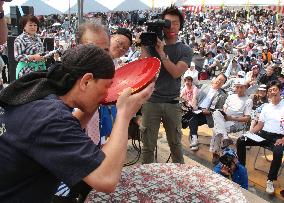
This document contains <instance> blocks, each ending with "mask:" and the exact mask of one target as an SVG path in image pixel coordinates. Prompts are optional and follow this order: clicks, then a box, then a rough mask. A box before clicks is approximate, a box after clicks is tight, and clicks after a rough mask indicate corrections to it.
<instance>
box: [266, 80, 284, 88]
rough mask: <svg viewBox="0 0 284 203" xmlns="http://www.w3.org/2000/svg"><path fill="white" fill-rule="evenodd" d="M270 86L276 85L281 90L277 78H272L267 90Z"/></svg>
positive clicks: (280, 84)
mask: <svg viewBox="0 0 284 203" xmlns="http://www.w3.org/2000/svg"><path fill="white" fill-rule="evenodd" d="M272 86H276V87H277V88H278V89H279V90H282V83H281V82H280V81H279V80H272V81H270V82H269V83H268V85H267V90H268V89H269V88H271V87H272Z"/></svg>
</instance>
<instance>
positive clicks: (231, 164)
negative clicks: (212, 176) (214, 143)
mask: <svg viewBox="0 0 284 203" xmlns="http://www.w3.org/2000/svg"><path fill="white" fill-rule="evenodd" d="M219 160H220V162H219V163H218V164H217V165H216V166H215V168H214V171H215V172H216V173H218V174H220V175H222V176H225V177H227V178H230V179H231V180H232V181H233V182H235V183H237V184H239V185H240V186H241V187H242V188H244V189H248V173H247V169H246V167H244V166H243V165H241V164H240V163H239V161H238V156H237V154H236V152H235V150H233V149H232V148H226V149H224V151H223V155H222V156H221V157H220V159H219Z"/></svg>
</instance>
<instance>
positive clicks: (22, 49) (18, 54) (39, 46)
mask: <svg viewBox="0 0 284 203" xmlns="http://www.w3.org/2000/svg"><path fill="white" fill-rule="evenodd" d="M43 51H44V47H43V43H42V41H41V40H40V38H39V36H38V35H37V34H36V35H35V37H34V38H32V37H31V36H29V35H28V33H26V32H25V31H24V32H23V33H22V34H21V35H19V36H18V37H17V38H16V39H15V42H14V56H15V60H16V61H18V62H19V61H24V62H28V61H29V58H28V56H29V55H34V54H40V53H43Z"/></svg>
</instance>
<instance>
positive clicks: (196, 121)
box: [189, 113, 207, 137]
mask: <svg viewBox="0 0 284 203" xmlns="http://www.w3.org/2000/svg"><path fill="white" fill-rule="evenodd" d="M204 124H207V120H206V116H205V115H204V114H203V113H200V114H194V115H193V116H192V118H191V120H190V122H189V129H190V136H191V137H192V135H197V130H198V126H200V125H204Z"/></svg>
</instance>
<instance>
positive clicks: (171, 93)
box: [141, 5, 193, 164]
mask: <svg viewBox="0 0 284 203" xmlns="http://www.w3.org/2000/svg"><path fill="white" fill-rule="evenodd" d="M161 16H162V19H164V20H169V21H170V22H171V27H170V28H163V32H164V35H165V41H161V40H160V39H157V44H156V45H155V47H154V48H155V51H156V52H157V55H158V57H159V58H160V60H161V63H162V65H161V71H160V73H159V76H158V78H157V81H156V85H155V90H154V92H153V94H152V96H151V98H150V99H149V100H148V102H147V103H145V104H144V105H143V107H142V125H141V134H142V142H143V150H142V163H143V164H147V163H152V162H154V151H155V147H156V145H157V139H158V132H159V127H160V122H161V121H162V122H163V126H164V128H165V130H166V136H167V140H168V143H169V146H170V150H171V157H172V162H173V163H184V159H183V153H182V146H181V135H182V133H181V116H182V110H181V106H180V104H179V102H178V100H176V98H177V97H179V94H180V86H181V76H182V75H183V74H184V72H185V71H186V70H187V69H188V67H189V65H190V63H191V59H192V56H193V51H192V49H191V48H190V47H188V46H186V45H184V44H182V43H181V42H177V39H178V32H179V30H180V29H181V28H182V25H183V22H184V19H183V16H182V14H181V13H180V11H179V10H178V9H177V8H176V7H175V6H173V5H171V6H170V7H168V8H166V9H165V10H164V11H163V12H162V15H161ZM150 48H151V47H145V46H142V47H141V57H149V56H151V54H150Z"/></svg>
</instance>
